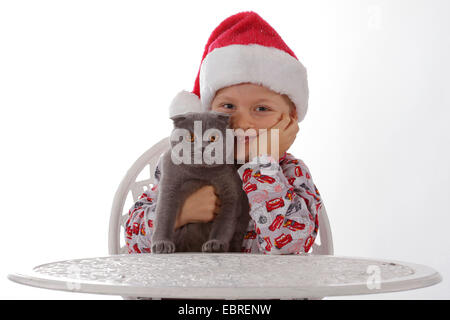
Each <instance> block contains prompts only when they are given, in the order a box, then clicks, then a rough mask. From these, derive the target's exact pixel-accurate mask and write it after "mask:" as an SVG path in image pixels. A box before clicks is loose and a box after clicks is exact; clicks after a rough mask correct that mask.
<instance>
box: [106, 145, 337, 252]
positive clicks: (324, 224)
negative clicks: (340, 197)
mask: <svg viewBox="0 0 450 320" xmlns="http://www.w3.org/2000/svg"><path fill="white" fill-rule="evenodd" d="M169 147H170V141H169V137H167V138H164V139H162V140H161V141H159V142H158V143H157V144H155V145H154V146H153V147H151V148H150V149H148V150H147V151H146V152H145V153H144V154H143V155H141V156H140V157H139V158H138V159H137V160H136V161H135V163H134V164H133V165H132V166H131V168H130V169H129V170H128V171H127V173H126V175H125V177H124V178H123V179H122V182H121V183H120V185H119V188H118V189H117V191H116V194H115V195H114V200H113V204H112V209H111V217H110V220H109V234H108V246H109V254H122V253H127V252H128V250H127V248H126V246H125V245H122V244H121V237H122V235H123V230H122V228H123V227H124V225H125V222H126V220H127V219H128V209H129V208H125V203H126V200H127V197H130V196H131V197H132V201H133V202H136V201H137V200H138V197H139V195H140V194H142V192H144V191H145V190H148V189H150V184H154V183H155V181H154V177H153V172H154V170H155V167H156V164H157V162H158V160H159V157H160V155H161V154H162V153H163V152H165V151H166V150H168V149H169ZM146 170H148V171H147V173H149V174H150V178H148V179H144V180H140V181H137V178H138V176H139V175H140V174H141V173H142V172H144V171H146ZM317 239H320V244H318V243H317ZM317 239H316V241H315V243H314V244H313V246H312V249H311V250H312V254H321V255H333V240H332V236H331V228H330V223H329V221H328V217H327V213H326V210H325V207H324V206H323V204H322V206H321V211H320V212H319V235H318V237H317Z"/></svg>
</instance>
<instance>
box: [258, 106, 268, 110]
mask: <svg viewBox="0 0 450 320" xmlns="http://www.w3.org/2000/svg"><path fill="white" fill-rule="evenodd" d="M256 110H257V111H268V110H269V108H267V107H265V106H259V107H256Z"/></svg>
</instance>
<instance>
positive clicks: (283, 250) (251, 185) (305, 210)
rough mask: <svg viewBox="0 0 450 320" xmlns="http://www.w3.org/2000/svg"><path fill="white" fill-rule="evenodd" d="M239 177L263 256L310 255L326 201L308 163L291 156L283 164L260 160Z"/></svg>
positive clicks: (243, 167) (240, 171)
mask: <svg viewBox="0 0 450 320" xmlns="http://www.w3.org/2000/svg"><path fill="white" fill-rule="evenodd" d="M238 173H239V176H240V177H241V179H242V186H243V189H244V191H245V192H246V193H247V196H248V199H249V204H250V216H251V218H252V220H253V222H254V224H255V230H256V234H257V242H258V246H259V250H260V252H262V253H266V254H301V253H306V252H308V251H309V250H310V248H311V246H312V244H313V243H314V240H315V238H316V236H317V233H318V228H319V220H318V211H319V209H320V206H321V204H322V201H321V198H320V195H319V191H318V190H317V188H316V187H315V185H314V183H313V180H312V178H311V174H310V172H309V169H308V167H307V166H306V165H305V164H304V162H303V161H302V160H300V159H296V158H295V157H293V156H292V155H291V154H289V153H285V154H284V155H283V157H282V158H281V159H280V161H279V162H276V161H274V160H273V159H272V158H271V157H269V156H259V157H255V158H254V159H253V160H252V161H250V162H247V163H245V164H244V165H242V166H241V167H240V168H239V169H238Z"/></svg>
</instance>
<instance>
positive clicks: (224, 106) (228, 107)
mask: <svg viewBox="0 0 450 320" xmlns="http://www.w3.org/2000/svg"><path fill="white" fill-rule="evenodd" d="M222 107H223V108H225V109H230V110H231V109H233V108H234V106H233V105H232V104H231V103H224V104H223V105H222Z"/></svg>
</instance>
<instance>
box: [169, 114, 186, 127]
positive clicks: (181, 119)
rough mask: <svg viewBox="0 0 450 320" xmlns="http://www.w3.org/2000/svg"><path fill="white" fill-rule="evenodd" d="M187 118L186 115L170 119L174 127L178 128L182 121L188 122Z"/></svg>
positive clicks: (178, 115)
mask: <svg viewBox="0 0 450 320" xmlns="http://www.w3.org/2000/svg"><path fill="white" fill-rule="evenodd" d="M186 118H187V116H186V115H185V114H177V115H175V116H172V117H170V119H171V120H172V121H173V125H174V126H176V125H177V124H178V123H180V122H181V121H183V120H186Z"/></svg>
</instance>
